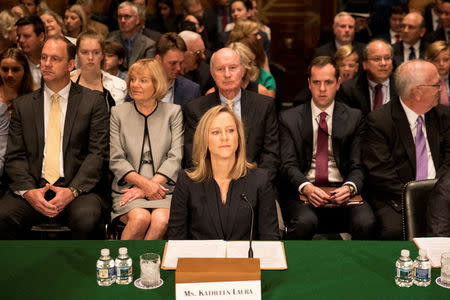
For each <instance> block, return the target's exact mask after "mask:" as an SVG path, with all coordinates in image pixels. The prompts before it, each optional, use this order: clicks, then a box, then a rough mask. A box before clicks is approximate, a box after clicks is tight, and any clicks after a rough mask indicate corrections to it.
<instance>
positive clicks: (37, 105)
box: [32, 88, 45, 165]
mask: <svg viewBox="0 0 450 300" xmlns="http://www.w3.org/2000/svg"><path fill="white" fill-rule="evenodd" d="M32 116H33V118H34V123H35V128H36V136H37V141H38V143H37V146H38V151H39V152H38V153H42V157H43V152H44V144H45V132H44V131H45V126H44V89H43V88H41V90H40V92H39V93H38V94H36V95H35V96H34V101H33V113H32ZM41 165H42V164H41Z"/></svg>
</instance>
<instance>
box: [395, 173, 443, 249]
mask: <svg viewBox="0 0 450 300" xmlns="http://www.w3.org/2000/svg"><path fill="white" fill-rule="evenodd" d="M436 181H437V179H427V180H418V181H410V182H408V183H407V184H405V185H404V186H403V192H402V231H403V240H405V241H406V240H412V239H413V238H414V237H419V236H426V234H427V232H426V231H427V202H428V199H429V197H430V194H431V191H432V190H433V188H434V185H435V183H436Z"/></svg>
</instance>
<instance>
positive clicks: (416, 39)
mask: <svg viewBox="0 0 450 300" xmlns="http://www.w3.org/2000/svg"><path fill="white" fill-rule="evenodd" d="M425 30H426V29H425V21H424V18H423V16H422V15H421V14H420V13H418V12H410V13H409V14H407V15H406V16H405V17H404V18H403V21H402V30H401V33H400V35H401V37H402V41H401V42H398V43H396V44H395V45H394V46H393V48H394V67H397V66H399V65H401V63H402V62H404V61H408V60H412V59H418V58H423V57H424V56H425V51H427V47H428V43H427V42H425V41H423V39H422V37H423V36H424V34H425Z"/></svg>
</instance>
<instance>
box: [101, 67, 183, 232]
mask: <svg viewBox="0 0 450 300" xmlns="http://www.w3.org/2000/svg"><path fill="white" fill-rule="evenodd" d="M127 87H128V90H129V93H130V96H131V98H132V99H133V100H134V101H133V102H125V103H123V104H121V105H118V106H114V107H113V108H112V110H111V126H110V135H111V138H110V169H111V171H112V173H113V174H114V180H113V184H112V199H113V207H112V208H113V212H112V214H111V219H113V220H114V219H116V218H117V219H118V220H120V221H121V222H123V223H125V224H126V226H125V229H124V230H123V232H122V237H121V238H122V239H134V240H139V239H140V240H142V239H146V240H153V239H162V238H164V237H165V233H166V230H167V222H168V220H169V208H170V202H171V198H172V190H173V187H174V185H175V182H176V180H177V174H178V171H179V170H180V168H181V159H182V155H183V116H182V113H181V108H180V106H179V105H176V104H172V103H166V102H161V101H160V100H161V99H162V98H163V97H164V96H165V95H166V93H167V89H168V84H167V79H166V76H165V73H164V70H163V68H162V66H161V65H160V63H159V62H158V61H157V60H155V59H150V58H149V59H141V60H139V61H137V62H136V63H134V64H133V65H132V66H131V67H130V69H129V71H128V76H127ZM115 222H116V221H115Z"/></svg>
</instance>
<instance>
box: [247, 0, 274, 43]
mask: <svg viewBox="0 0 450 300" xmlns="http://www.w3.org/2000/svg"><path fill="white" fill-rule="evenodd" d="M250 20H251V21H253V22H256V23H257V24H258V26H259V30H261V31H262V32H264V33H265V34H267V38H268V39H269V41H270V40H271V39H272V33H271V30H270V28H269V27H268V26H267V25H264V24H263V23H262V22H261V19H260V16H259V10H258V1H255V0H252V10H251V11H250Z"/></svg>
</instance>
